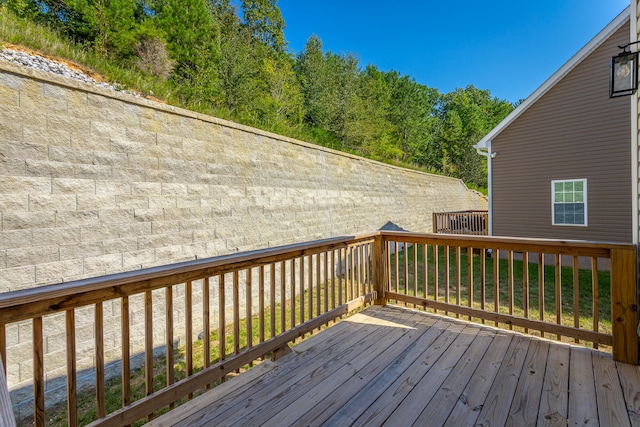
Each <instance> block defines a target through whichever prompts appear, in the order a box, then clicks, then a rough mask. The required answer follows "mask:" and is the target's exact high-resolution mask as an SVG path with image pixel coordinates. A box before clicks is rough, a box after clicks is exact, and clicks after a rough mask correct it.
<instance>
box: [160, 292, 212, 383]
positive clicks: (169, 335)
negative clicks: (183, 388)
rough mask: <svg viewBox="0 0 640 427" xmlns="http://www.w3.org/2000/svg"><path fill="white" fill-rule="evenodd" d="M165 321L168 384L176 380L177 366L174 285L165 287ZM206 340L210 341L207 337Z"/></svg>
mask: <svg viewBox="0 0 640 427" xmlns="http://www.w3.org/2000/svg"><path fill="white" fill-rule="evenodd" d="M164 301H165V302H164V313H165V314H164V323H165V331H164V332H165V344H164V345H165V348H166V350H165V355H166V362H165V364H166V365H165V370H166V371H167V386H170V385H171V384H173V383H174V382H175V381H176V378H175V368H174V366H173V365H174V360H173V352H174V348H173V286H167V287H166V288H164ZM205 341H209V339H208V338H207V337H205Z"/></svg>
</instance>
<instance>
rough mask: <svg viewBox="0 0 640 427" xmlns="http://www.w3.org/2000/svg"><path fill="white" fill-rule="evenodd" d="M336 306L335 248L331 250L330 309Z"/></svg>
mask: <svg viewBox="0 0 640 427" xmlns="http://www.w3.org/2000/svg"><path fill="white" fill-rule="evenodd" d="M334 308H336V250H335V249H334V250H332V251H331V309H332V310H333V309H334Z"/></svg>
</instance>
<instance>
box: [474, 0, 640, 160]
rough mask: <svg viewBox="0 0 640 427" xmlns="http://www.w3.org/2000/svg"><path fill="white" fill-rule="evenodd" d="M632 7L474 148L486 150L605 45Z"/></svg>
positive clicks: (628, 15)
mask: <svg viewBox="0 0 640 427" xmlns="http://www.w3.org/2000/svg"><path fill="white" fill-rule="evenodd" d="M630 10H631V6H627V7H626V8H625V9H624V10H623V11H622V12H621V13H620V14H619V15H618V16H616V17H615V19H614V20H613V21H611V23H609V25H607V26H606V27H605V28H604V29H603V30H602V31H600V32H599V33H598V34H597V35H596V36H595V37H594V38H593V39H591V41H589V43H587V44H586V45H585V46H584V47H583V48H582V49H580V50H579V51H578V53H576V54H575V55H573V56H572V57H571V59H569V60H568V61H567V62H566V63H565V64H564V65H563V66H562V67H560V69H558V71H556V72H555V73H553V75H552V76H551V77H549V78H548V79H547V80H546V81H545V82H544V83H543V84H542V85H541V86H540V87H539V88H538V89H536V90H535V91H534V92H533V93H532V94H531V95H529V97H528V98H527V99H525V100H524V101H523V102H522V104H520V105H518V107H517V108H516V109H515V110H513V111H512V112H511V113H510V114H509V115H508V116H507V117H505V118H504V119H503V120H502V121H501V122H500V123H499V124H498V125H497V126H496V127H494V128H493V129H491V131H490V132H489V133H488V134H487V135H486V136H485V137H484V138H482V139H481V140H480V141H478V143H477V144H476V145H475V146H474V147H476V148H486V147H487V141H491V140H492V139H494V138H495V136H496V135H498V134H500V133H501V132H502V131H503V130H504V129H506V128H507V126H509V125H510V124H511V123H512V122H513V121H514V120H515V119H517V118H518V117H520V115H521V114H522V113H524V112H525V111H527V110H528V109H529V107H530V106H531V105H533V104H534V103H535V102H536V101H537V100H538V99H540V98H541V97H542V95H544V94H545V93H547V92H548V91H549V90H550V89H551V88H552V87H554V86H555V85H556V84H557V83H558V82H559V81H560V80H562V78H563V77H564V76H566V75H567V74H568V73H569V72H570V71H571V70H573V69H574V68H575V67H576V66H577V65H578V64H580V63H581V62H582V61H583V60H584V59H585V58H586V57H588V56H589V55H590V54H591V52H593V51H594V50H596V49H597V48H598V47H599V46H600V45H601V44H602V43H604V42H605V41H606V40H607V39H608V38H609V37H611V35H613V33H615V32H616V31H618V30H619V29H620V27H622V25H624V24H625V23H626V22H627V20H629V17H630V13H631V12H630Z"/></svg>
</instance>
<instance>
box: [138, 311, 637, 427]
mask: <svg viewBox="0 0 640 427" xmlns="http://www.w3.org/2000/svg"><path fill="white" fill-rule="evenodd" d="M292 350H293V352H292V353H290V354H288V355H286V356H284V357H282V358H280V359H278V360H276V361H268V362H265V363H262V364H260V365H259V366H257V367H255V368H253V369H251V370H249V371H248V372H245V373H243V374H241V375H239V376H237V377H235V378H233V379H231V380H229V381H227V382H226V383H224V384H223V385H221V386H219V387H216V388H215V389H213V390H210V391H208V392H206V393H205V394H203V395H201V396H199V397H197V398H195V399H194V400H192V401H190V402H188V403H186V404H184V405H183V406H180V407H178V408H175V409H174V410H172V411H170V412H169V413H167V414H165V415H163V416H161V417H159V418H157V419H156V420H154V421H152V422H150V423H149V424H148V425H149V426H169V425H179V426H204V425H217V426H222V425H251V426H254V425H273V426H276V425H277V426H283V425H335V426H345V425H367V426H377V425H383V424H388V425H403V426H405V425H406V426H408V425H422V426H424V425H429V426H439V425H453V426H472V425H492V426H493V425H507V424H511V425H535V424H538V425H568V424H571V425H583V424H585V425H586V424H594V425H603V426H604V425H610V426H627V425H638V424H639V423H640V416H639V414H640V368H639V367H638V366H634V365H628V364H624V363H619V362H615V361H614V360H613V359H612V357H611V355H610V354H607V353H603V352H598V351H594V350H590V349H587V348H584V347H579V346H574V345H569V344H564V343H559V342H554V341H549V340H545V339H540V338H536V337H531V336H528V335H522V334H520V333H515V332H510V331H505V330H502V329H497V328H493V327H491V326H483V325H478V324H475V323H468V322H465V321H461V320H456V319H451V318H448V317H441V316H438V315H433V314H428V313H425V312H422V311H417V310H413V309H409V308H404V307H399V306H385V307H381V306H371V307H369V308H367V309H365V310H364V311H362V312H360V313H359V314H356V315H354V316H352V317H350V318H348V319H345V320H343V321H341V322H339V323H337V324H336V325H334V326H332V327H330V328H328V329H326V330H325V331H323V332H321V333H319V334H316V335H314V336H312V337H311V338H309V339H307V340H305V341H303V342H302V343H300V344H298V345H296V346H294V347H292ZM569 391H571V393H570V392H569Z"/></svg>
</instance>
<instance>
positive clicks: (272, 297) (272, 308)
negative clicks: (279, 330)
mask: <svg viewBox="0 0 640 427" xmlns="http://www.w3.org/2000/svg"><path fill="white" fill-rule="evenodd" d="M283 268H284V267H283ZM260 274H261V278H260V283H261V287H260V289H261V292H262V297H260V301H261V302H262V308H261V309H260V312H261V313H262V314H261V318H262V319H264V269H263V268H262V269H261V270H260ZM281 274H284V272H283V271H282V272H281ZM280 310H281V311H284V305H282V307H280ZM269 320H270V326H271V337H275V336H276V265H275V264H274V263H272V264H269ZM263 341H264V320H263V321H262V324H261V325H260V342H263Z"/></svg>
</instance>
